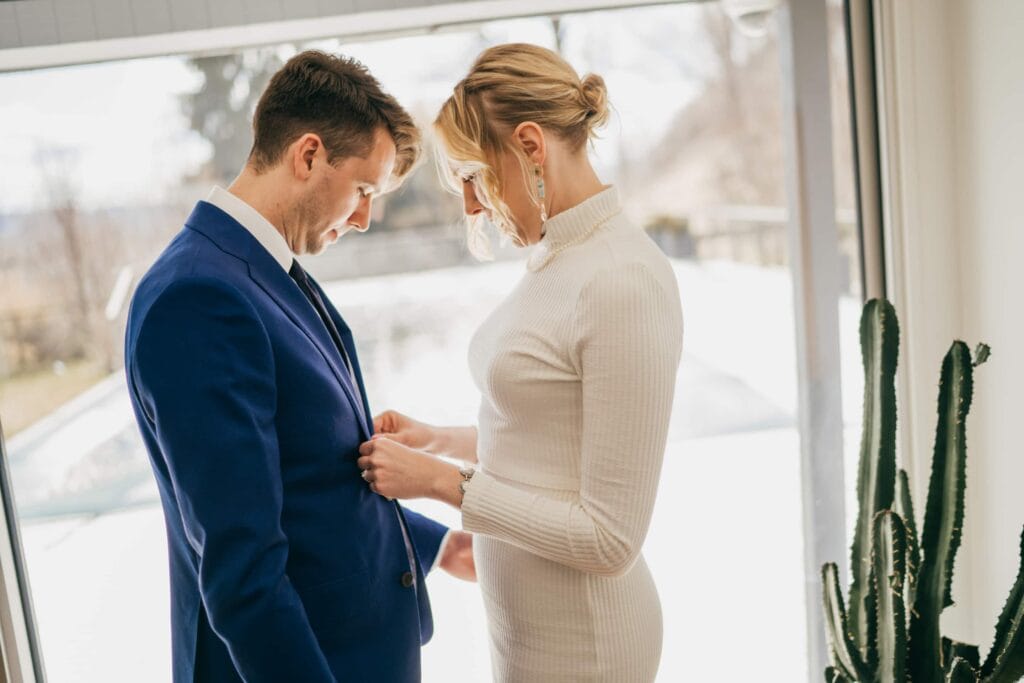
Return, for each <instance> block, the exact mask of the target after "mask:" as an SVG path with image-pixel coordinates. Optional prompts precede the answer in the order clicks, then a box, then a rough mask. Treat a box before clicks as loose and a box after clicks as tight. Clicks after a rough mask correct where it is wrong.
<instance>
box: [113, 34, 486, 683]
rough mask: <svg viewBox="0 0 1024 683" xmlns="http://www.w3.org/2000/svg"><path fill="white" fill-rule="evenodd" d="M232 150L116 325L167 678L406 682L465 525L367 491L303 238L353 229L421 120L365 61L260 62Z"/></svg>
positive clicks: (357, 378)
mask: <svg viewBox="0 0 1024 683" xmlns="http://www.w3.org/2000/svg"><path fill="white" fill-rule="evenodd" d="M253 131H254V134H255V138H254V143H253V147H252V151H251V153H250V156H249V159H248V161H247V163H246V166H245V168H244V169H243V170H242V172H241V174H240V175H239V176H238V178H237V179H236V180H235V181H234V183H233V184H232V185H231V187H230V188H229V189H228V190H223V189H221V188H214V190H213V192H212V193H211V194H210V196H209V198H208V199H207V201H204V202H199V203H198V204H197V205H196V207H195V209H194V210H193V212H192V214H191V216H189V218H188V220H187V221H186V223H185V227H184V229H183V230H182V231H181V232H180V233H179V234H178V235H177V237H175V239H174V240H173V241H172V242H171V244H170V245H169V246H168V247H167V249H166V250H165V251H164V253H163V254H162V255H161V256H160V258H159V259H158V260H157V261H156V263H155V264H154V265H153V267H152V268H151V269H150V271H149V272H148V273H147V274H146V276H145V277H144V278H143V280H142V282H141V283H140V284H139V287H138V290H137V291H136V293H135V296H134V298H133V300H132V308H131V313H130V315H129V319H128V329H127V338H126V349H125V357H126V371H127V377H128V384H129V388H130V391H131V398H132V404H133V407H134V410H135V415H136V419H137V421H138V423H139V427H140V429H141V431H142V436H143V438H144V440H145V442H146V446H147V448H148V450H149V454H150V457H151V460H152V464H153V468H154V471H155V473H156V478H157V483H158V485H159V489H160V496H161V501H162V503H163V508H164V515H165V521H166V527H167V535H168V546H169V554H170V572H171V621H172V646H173V648H172V649H173V659H174V663H173V669H174V680H175V681H176V682H177V683H184V682H185V681H198V682H206V681H210V682H216V683H224V682H228V681H240V680H244V681H247V682H256V681H267V682H270V681H273V682H275V683H279V682H284V681H288V682H297V681H301V682H305V681H310V682H314V681H315V682H320V681H324V682H334V681H381V682H389V681H395V682H405V681H416V680H419V677H420V653H419V649H420V645H421V643H425V642H427V640H428V639H429V638H430V636H431V633H432V628H433V626H432V620H431V613H430V606H429V602H428V600H427V594H426V589H425V587H424V583H423V574H424V571H425V570H428V569H429V568H430V567H432V566H433V564H434V561H435V558H436V557H438V555H439V554H440V555H441V557H440V563H441V566H442V567H444V568H446V569H447V570H449V571H450V572H452V573H453V574H456V575H458V576H462V577H463V578H471V577H472V574H473V566H472V556H471V545H470V542H469V537H468V536H467V535H464V534H463V533H462V532H452V534H453V536H452V538H451V541H449V542H448V543H446V544H445V547H444V549H443V550H441V546H442V541H443V539H444V538H445V536H446V532H447V530H446V529H445V528H444V527H443V526H441V525H440V524H437V523H436V522H433V521H431V520H428V519H426V518H424V517H421V516H419V515H416V514H414V513H412V512H407V511H404V510H403V509H402V508H400V507H399V506H398V505H397V504H396V503H395V502H393V501H390V500H386V499H384V498H382V497H380V496H378V495H376V494H375V493H373V492H372V491H370V489H369V487H368V486H367V484H366V482H365V481H363V479H362V478H361V477H360V470H359V468H358V467H357V466H356V460H357V458H358V449H359V445H360V444H361V443H362V442H364V441H366V440H367V439H369V438H370V437H371V435H372V431H373V426H372V421H371V420H370V419H368V418H369V415H370V411H369V405H368V404H367V401H366V393H365V391H364V387H363V381H362V375H361V373H360V369H359V360H358V358H357V356H356V350H355V347H354V345H353V339H352V335H351V333H350V331H349V329H348V327H347V326H346V324H345V321H344V320H343V319H342V318H341V316H340V315H339V313H338V311H337V310H335V308H334V307H333V306H332V305H331V304H330V302H329V301H328V300H327V297H326V296H325V295H324V293H323V290H321V289H320V287H319V285H317V283H316V282H314V281H313V280H312V279H311V278H309V277H308V275H306V273H305V271H304V270H302V268H301V266H299V264H298V263H297V262H296V261H295V260H294V255H302V254H315V253H318V252H320V251H322V250H323V249H324V248H326V246H327V245H328V244H330V243H332V242H334V241H335V240H337V239H338V238H339V237H341V236H342V235H343V234H345V233H346V232H347V231H349V230H350V229H354V230H357V231H359V232H364V231H366V230H367V228H368V227H369V224H370V208H371V203H372V201H373V199H374V198H375V197H378V196H380V195H381V194H382V193H384V192H385V191H386V190H388V189H390V188H392V187H394V186H395V185H397V183H398V182H399V181H400V180H401V179H402V178H403V176H405V175H406V174H407V173H408V172H409V171H410V169H411V168H412V167H413V165H414V163H415V161H416V159H417V157H418V155H419V150H420V139H419V132H418V131H417V129H416V127H415V125H414V124H413V122H412V120H411V118H410V117H409V115H408V114H407V113H406V112H405V111H404V110H403V109H402V108H401V107H400V106H399V105H398V103H397V102H396V101H395V100H394V99H393V98H392V97H391V96H389V95H387V94H385V93H383V92H382V91H381V88H380V85H379V84H378V83H377V81H376V80H375V79H374V78H373V76H371V75H370V73H369V72H368V71H367V70H366V69H365V68H364V67H363V66H362V65H360V64H359V63H357V62H355V61H352V60H348V59H344V58H339V57H334V56H330V55H327V54H324V53H320V52H304V53H302V54H299V55H297V56H296V57H294V58H293V59H291V60H290V61H289V62H288V63H287V64H285V66H284V67H283V68H282V69H281V70H280V71H279V72H278V73H277V74H276V75H275V76H274V77H273V78H272V79H271V81H270V84H269V85H268V86H267V90H266V92H264V93H263V95H262V97H261V99H260V101H259V104H258V106H257V108H256V113H255V116H254V120H253Z"/></svg>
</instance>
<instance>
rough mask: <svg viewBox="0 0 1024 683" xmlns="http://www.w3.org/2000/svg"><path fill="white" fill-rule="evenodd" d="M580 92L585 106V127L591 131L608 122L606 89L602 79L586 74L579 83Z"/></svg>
mask: <svg viewBox="0 0 1024 683" xmlns="http://www.w3.org/2000/svg"><path fill="white" fill-rule="evenodd" d="M580 90H581V91H582V93H583V99H584V101H585V102H586V105H587V125H588V126H589V127H590V130H591V131H593V130H594V129H595V128H600V127H601V126H603V125H604V124H605V123H606V122H607V121H608V89H607V88H606V87H605V84H604V79H603V78H601V77H600V76H598V75H597V74H587V75H586V77H585V78H584V79H583V82H582V83H580Z"/></svg>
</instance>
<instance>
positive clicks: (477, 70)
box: [434, 43, 609, 258]
mask: <svg viewBox="0 0 1024 683" xmlns="http://www.w3.org/2000/svg"><path fill="white" fill-rule="evenodd" d="M608 114H609V112H608V93H607V90H606V89H605V84H604V79H603V78H601V77H600V76H597V75H595V74H587V76H586V77H584V78H583V79H580V77H579V75H578V74H577V73H576V71H575V70H574V69H573V68H572V67H571V66H570V65H569V63H568V62H566V61H565V60H564V59H562V57H561V56H559V55H558V54H557V53H555V52H553V51H551V50H548V49H546V48H543V47H539V46H537V45H530V44H528V43H508V44H506V45H497V46H495V47H492V48H489V49H487V50H485V51H484V52H483V53H482V54H481V55H480V56H479V57H478V58H477V60H476V63H474V64H473V67H472V68H471V69H470V70H469V74H468V75H467V76H466V77H465V78H464V79H462V80H461V81H460V82H459V83H458V85H456V86H455V91H454V92H453V93H452V95H451V97H449V98H448V100H447V101H446V102H445V103H444V104H443V105H442V106H441V111H440V112H439V113H438V115H437V119H436V120H435V121H434V129H435V130H436V131H437V134H438V136H439V138H440V142H441V145H442V147H443V149H442V150H439V153H438V155H437V159H438V166H439V170H440V174H441V178H442V180H443V181H444V182H445V184H446V185H447V186H448V188H449V189H451V190H452V191H453V192H455V193H456V194H459V195H461V194H462V183H463V181H464V180H465V179H466V178H467V177H468V176H470V175H472V176H475V182H474V186H475V187H476V188H479V189H478V190H477V191H478V192H481V191H482V192H483V193H484V194H485V195H486V196H485V197H480V200H481V203H485V204H488V203H489V205H490V208H491V210H492V212H493V214H494V216H495V223H496V224H497V225H498V228H499V229H500V230H501V231H502V232H504V233H505V234H507V235H509V236H510V237H512V238H513V239H518V235H517V233H516V232H515V228H514V222H513V220H512V216H511V212H510V211H509V208H508V206H506V205H505V203H504V202H502V201H501V196H502V188H503V186H504V183H505V182H506V180H507V179H505V178H502V177H501V175H500V173H499V171H498V169H499V168H500V167H501V164H500V159H501V157H502V155H504V154H512V155H514V156H515V157H516V158H517V159H518V160H519V164H520V166H521V168H522V172H523V177H524V179H525V180H526V186H527V188H528V189H529V191H530V192H531V194H532V195H533V199H534V201H535V202H536V203H537V205H538V206H539V205H540V197H539V196H537V187H536V184H535V181H534V180H533V177H534V175H533V169H532V167H531V163H530V161H529V159H528V158H527V157H526V155H525V154H524V153H523V151H522V150H521V149H520V148H519V147H518V145H514V144H512V140H511V136H510V133H511V132H512V131H513V130H515V128H516V126H518V125H519V124H520V123H523V122H524V121H532V122H534V123H536V124H537V125H539V126H540V127H541V128H543V129H545V130H546V131H550V132H552V133H554V134H555V135H557V136H558V137H559V138H561V139H562V140H564V141H565V142H566V143H568V144H569V146H570V148H571V149H572V150H573V151H577V150H580V149H582V148H583V147H584V146H585V145H586V144H587V142H589V141H590V140H591V139H592V138H593V137H595V132H596V130H597V129H598V128H599V127H601V126H602V125H604V123H605V122H606V121H607V120H608ZM468 228H469V230H468V237H469V248H470V250H471V251H472V252H473V253H474V254H476V255H477V256H478V257H481V258H487V257H488V256H489V255H490V241H489V240H488V239H487V236H486V235H485V234H484V232H483V229H482V228H483V226H482V225H481V221H480V220H479V217H473V216H471V217H469V220H468Z"/></svg>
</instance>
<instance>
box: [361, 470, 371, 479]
mask: <svg viewBox="0 0 1024 683" xmlns="http://www.w3.org/2000/svg"><path fill="white" fill-rule="evenodd" d="M360 476H362V478H363V481H370V470H363V473H362V475H360Z"/></svg>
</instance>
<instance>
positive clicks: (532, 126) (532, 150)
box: [512, 121, 548, 166]
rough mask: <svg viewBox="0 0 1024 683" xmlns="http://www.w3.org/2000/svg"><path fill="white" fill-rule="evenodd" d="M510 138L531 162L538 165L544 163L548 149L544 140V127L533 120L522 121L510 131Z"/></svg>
mask: <svg viewBox="0 0 1024 683" xmlns="http://www.w3.org/2000/svg"><path fill="white" fill-rule="evenodd" d="M512 138H513V140H514V142H515V143H516V144H517V145H519V148H520V149H521V150H523V152H524V153H525V154H526V158H527V159H529V160H530V162H531V163H534V164H537V165H538V166H543V165H544V160H545V159H546V158H547V151H548V150H547V144H546V142H545V140H544V129H542V128H541V127H540V126H538V125H537V124H536V123H534V122H533V121H523V122H522V123H520V124H519V125H518V126H516V129H515V131H513V132H512Z"/></svg>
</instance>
